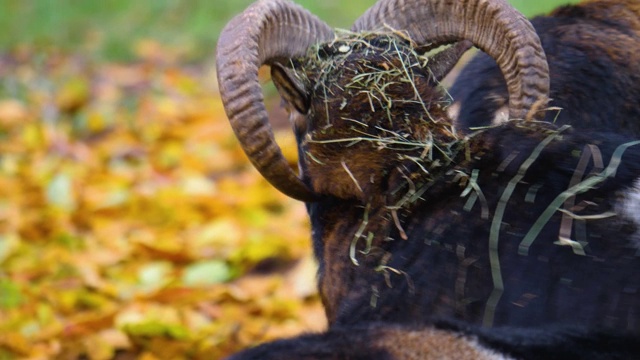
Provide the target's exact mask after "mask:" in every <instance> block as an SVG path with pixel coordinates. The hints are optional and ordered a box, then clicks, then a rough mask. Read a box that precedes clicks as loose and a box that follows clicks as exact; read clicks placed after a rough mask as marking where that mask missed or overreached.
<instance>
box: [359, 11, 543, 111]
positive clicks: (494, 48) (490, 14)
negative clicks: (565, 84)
mask: <svg viewBox="0 0 640 360" xmlns="http://www.w3.org/2000/svg"><path fill="white" fill-rule="evenodd" d="M385 25H386V26H389V27H391V28H393V29H397V30H405V31H408V33H409V35H410V37H411V38H412V39H413V40H414V41H416V42H417V43H419V44H425V43H433V44H436V45H440V44H446V43H451V42H455V41H459V40H463V39H466V40H470V41H471V42H473V44H474V45H475V46H477V47H478V48H480V49H481V50H482V51H484V52H486V53H487V54H489V56H491V57H492V58H493V59H495V60H496V62H497V63H498V66H499V67H500V70H501V71H502V74H503V76H504V78H505V80H506V83H507V87H508V89H509V116H510V117H511V118H512V119H529V118H541V117H543V115H544V114H543V113H541V112H538V113H536V112H537V110H539V109H538V108H539V107H540V106H541V105H542V106H544V105H546V102H547V100H548V94H549V68H548V65H547V60H546V56H545V54H544V50H543V49H542V45H541V44H540V39H539V38H538V35H537V34H536V32H535V30H534V28H533V26H532V25H531V23H530V22H529V20H527V19H526V18H525V17H524V16H523V15H522V14H520V13H519V12H518V11H517V10H515V9H514V8H513V7H511V5H509V4H508V3H507V2H506V1H505V0H388V1H386V0H381V1H378V2H377V3H376V4H375V5H374V6H372V7H371V8H370V9H369V10H367V11H366V12H365V13H364V14H363V15H362V16H361V17H360V18H359V19H358V20H357V21H356V22H355V24H354V25H353V27H352V30H353V31H356V32H358V31H362V30H377V29H380V28H382V27H384V26H385Z"/></svg>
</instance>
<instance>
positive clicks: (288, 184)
mask: <svg viewBox="0 0 640 360" xmlns="http://www.w3.org/2000/svg"><path fill="white" fill-rule="evenodd" d="M333 37H334V35H333V30H331V28H330V27H329V26H328V25H326V24H325V23H324V22H322V21H321V20H320V19H318V18H317V17H316V16H314V15H312V14H311V13H310V12H308V11H307V10H305V9H303V8H302V7H300V6H298V5H295V4H293V3H292V2H290V1H287V0H259V1H257V2H255V3H254V4H252V5H251V6H249V7H248V8H247V9H246V10H245V11H244V12H243V13H241V14H239V15H238V16H236V17H235V18H233V19H232V20H231V21H229V23H228V24H227V25H226V26H225V27H224V29H223V30H222V33H221V34H220V38H219V39H218V46H217V51H216V54H217V55H216V69H217V74H218V83H219V87H220V96H221V98H222V103H223V104H224V108H225V111H226V113H227V117H228V118H229V122H230V123H231V127H232V128H233V131H234V132H235V134H236V137H237V138H238V140H239V142H240V144H241V146H242V149H243V150H244V152H245V153H246V154H247V156H248V157H249V160H250V161H251V163H252V164H253V165H254V166H255V167H256V169H258V171H259V172H260V173H261V174H262V176H264V177H265V178H266V179H267V180H268V181H269V182H270V183H271V184H272V185H273V186H275V187H276V188H277V189H278V190H280V191H281V192H283V193H284V194H286V195H288V196H290V197H292V198H294V199H298V200H302V201H313V200H314V199H315V195H314V193H313V191H311V190H310V189H309V188H308V187H307V186H306V185H305V184H304V183H303V182H302V181H301V180H300V179H299V178H298V176H297V175H296V173H295V172H294V171H293V169H292V168H291V167H290V166H289V164H288V163H287V161H286V159H285V158H284V156H283V155H282V151H281V150H280V147H279V146H278V144H277V143H276V141H275V139H274V136H273V131H272V130H271V125H270V123H269V116H268V114H267V110H266V108H265V105H264V96H263V95H262V88H261V86H260V83H259V81H258V69H259V68H260V66H262V65H264V64H269V63H271V62H272V61H274V60H276V59H289V58H294V57H297V56H303V55H305V54H306V51H307V49H308V48H309V46H311V45H314V44H316V43H319V42H323V41H328V40H331V39H333Z"/></svg>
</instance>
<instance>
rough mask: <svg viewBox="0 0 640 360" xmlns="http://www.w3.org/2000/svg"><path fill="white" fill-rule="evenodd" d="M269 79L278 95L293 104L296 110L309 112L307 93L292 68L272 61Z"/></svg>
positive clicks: (303, 112)
mask: <svg viewBox="0 0 640 360" xmlns="http://www.w3.org/2000/svg"><path fill="white" fill-rule="evenodd" d="M271 81H273V83H274V84H275V85H276V89H278V92H279V93H280V96H282V98H283V99H284V100H285V101H286V102H288V103H289V104H291V105H293V107H294V108H295V109H296V110H297V111H298V112H300V113H301V114H306V113H307V112H309V106H310V103H309V94H308V93H307V91H306V89H305V86H304V84H303V83H302V81H300V79H299V78H298V77H297V76H296V74H295V73H294V71H293V70H291V69H289V68H286V67H284V66H282V65H281V64H279V63H273V64H272V65H271Z"/></svg>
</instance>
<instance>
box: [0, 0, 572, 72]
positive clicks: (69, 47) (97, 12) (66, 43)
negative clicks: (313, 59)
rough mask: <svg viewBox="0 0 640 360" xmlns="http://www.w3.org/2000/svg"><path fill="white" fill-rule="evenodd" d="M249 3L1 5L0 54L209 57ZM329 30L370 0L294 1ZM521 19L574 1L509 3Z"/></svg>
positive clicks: (144, 0)
mask: <svg viewBox="0 0 640 360" xmlns="http://www.w3.org/2000/svg"><path fill="white" fill-rule="evenodd" d="M251 2H253V1H252V0H189V1H177V0H137V1H131V0H82V1H77V0H0V9H2V10H1V11H0V24H2V31H0V53H6V52H7V51H11V50H14V49H16V48H19V47H22V46H27V47H29V48H32V49H35V50H36V51H44V50H47V49H51V48H55V49H63V50H65V51H69V52H81V53H84V54H87V55H90V56H94V57H97V58H99V59H104V60H128V59H131V58H133V57H134V56H135V55H134V54H135V52H134V47H135V44H136V43H137V42H138V41H140V40H143V39H153V40H157V41H158V42H160V43H162V44H166V45H168V46H170V47H175V48H178V49H179V50H180V52H181V53H182V54H184V56H185V58H187V59H193V60H198V59H203V58H205V57H207V56H210V55H211V54H212V53H213V49H214V46H215V43H216V38H217V35H218V34H219V33H220V30H221V29H222V27H223V26H224V24H225V23H226V22H227V21H228V20H229V19H230V18H231V17H232V16H233V15H234V14H237V13H239V12H240V11H242V10H243V9H244V8H245V7H247V5H249V4H250V3H251ZM296 2H298V3H299V4H301V5H302V6H304V7H305V8H307V9H309V10H311V11H312V12H313V13H315V14H317V15H318V16H320V17H321V18H322V19H324V20H325V21H327V23H328V24H329V25H331V26H333V27H343V28H348V27H349V26H350V24H351V23H352V22H353V20H354V19H355V18H356V17H357V16H358V15H359V14H361V13H362V12H363V11H364V10H365V9H366V8H368V7H369V6H371V5H372V4H373V3H374V1H373V0H349V1H344V0H323V1H315V0H296ZM511 2H512V3H513V4H514V5H515V6H516V7H518V9H520V11H522V12H524V13H525V14H526V15H528V16H530V15H534V14H538V13H542V12H546V11H548V10H550V9H552V8H553V7H555V6H557V5H559V4H563V3H567V2H576V0H537V1H532V0H511Z"/></svg>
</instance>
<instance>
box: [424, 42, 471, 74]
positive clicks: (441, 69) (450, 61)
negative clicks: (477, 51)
mask: <svg viewBox="0 0 640 360" xmlns="http://www.w3.org/2000/svg"><path fill="white" fill-rule="evenodd" d="M472 46H473V44H472V43H471V41H469V40H463V41H460V42H457V43H455V44H453V45H452V46H450V47H448V48H446V49H444V50H442V51H440V52H439V53H437V54H435V55H434V56H432V57H431V58H430V59H429V62H428V63H427V67H428V68H429V71H430V72H431V74H432V75H433V78H432V79H431V81H433V83H434V84H438V83H440V82H441V81H442V79H444V77H445V76H447V74H448V73H449V72H450V71H451V69H453V67H454V66H456V64H457V63H458V61H459V60H460V58H461V57H462V55H463V54H464V53H465V52H466V51H467V50H469V49H470V48H471V47H472Z"/></svg>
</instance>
